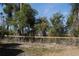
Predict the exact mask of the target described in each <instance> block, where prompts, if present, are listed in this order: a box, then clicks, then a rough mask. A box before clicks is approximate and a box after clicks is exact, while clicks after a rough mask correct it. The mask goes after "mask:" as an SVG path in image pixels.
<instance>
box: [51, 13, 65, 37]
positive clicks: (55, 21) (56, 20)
mask: <svg viewBox="0 0 79 59" xmlns="http://www.w3.org/2000/svg"><path fill="white" fill-rule="evenodd" d="M63 18H64V17H63V15H62V14H60V13H55V14H54V16H53V17H51V18H50V21H51V23H52V30H51V32H52V34H53V35H54V36H63V35H64V34H65V26H64V23H63Z"/></svg>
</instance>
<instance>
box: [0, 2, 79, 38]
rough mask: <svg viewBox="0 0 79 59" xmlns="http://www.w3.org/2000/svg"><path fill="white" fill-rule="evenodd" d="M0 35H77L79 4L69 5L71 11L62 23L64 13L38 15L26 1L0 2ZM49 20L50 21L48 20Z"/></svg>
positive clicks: (78, 31)
mask: <svg viewBox="0 0 79 59" xmlns="http://www.w3.org/2000/svg"><path fill="white" fill-rule="evenodd" d="M0 5H1V6H2V7H3V12H0V20H1V21H2V24H1V25H0V35H25V36H35V35H40V36H61V37H62V36H69V35H70V36H79V24H78V22H79V4H75V3H74V4H69V5H71V7H72V8H71V12H70V14H69V16H68V17H67V19H66V20H67V22H66V24H64V18H65V17H64V15H63V14H62V13H59V12H57V13H55V14H53V15H52V17H50V19H47V17H39V18H36V17H35V16H36V15H38V14H39V13H38V11H37V10H35V9H33V8H32V7H31V5H30V4H28V3H4V4H0ZM48 20H50V22H49V21H48Z"/></svg>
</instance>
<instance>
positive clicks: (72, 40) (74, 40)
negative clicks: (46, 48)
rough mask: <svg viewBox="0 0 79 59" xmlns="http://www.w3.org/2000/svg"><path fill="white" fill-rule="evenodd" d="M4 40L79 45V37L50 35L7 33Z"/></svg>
mask: <svg viewBox="0 0 79 59" xmlns="http://www.w3.org/2000/svg"><path fill="white" fill-rule="evenodd" d="M1 40H2V41H8V42H19V43H21V42H23V43H26V42H31V43H33V42H36V43H56V44H66V45H73V44H74V45H79V37H49V36H15V35H8V36H7V35H5V36H4V38H3V39H1Z"/></svg>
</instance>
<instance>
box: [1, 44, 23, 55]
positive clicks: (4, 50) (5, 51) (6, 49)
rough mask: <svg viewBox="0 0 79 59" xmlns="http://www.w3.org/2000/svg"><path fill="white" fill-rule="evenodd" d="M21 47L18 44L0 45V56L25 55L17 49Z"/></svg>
mask: <svg viewBox="0 0 79 59" xmlns="http://www.w3.org/2000/svg"><path fill="white" fill-rule="evenodd" d="M19 45H20V44H17V43H8V44H0V56H17V55H19V54H20V53H23V52H24V51H22V50H21V49H16V48H17V47H18V46H19Z"/></svg>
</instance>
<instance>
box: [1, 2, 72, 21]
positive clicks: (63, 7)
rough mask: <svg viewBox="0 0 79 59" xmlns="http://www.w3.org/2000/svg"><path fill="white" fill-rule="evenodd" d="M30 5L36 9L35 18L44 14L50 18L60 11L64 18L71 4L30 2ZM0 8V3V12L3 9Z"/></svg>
mask: <svg viewBox="0 0 79 59" xmlns="http://www.w3.org/2000/svg"><path fill="white" fill-rule="evenodd" d="M31 6H32V8H33V9H36V10H37V11H38V15H37V16H36V18H39V17H41V16H45V17H47V19H50V17H52V16H53V14H54V13H56V12H60V13H62V14H63V15H64V16H65V18H64V19H66V18H67V16H68V15H69V13H70V10H71V6H70V5H69V4H67V3H31ZM2 9H3V7H2V6H1V5H0V12H2V11H3V10H2ZM65 21H66V20H65Z"/></svg>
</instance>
